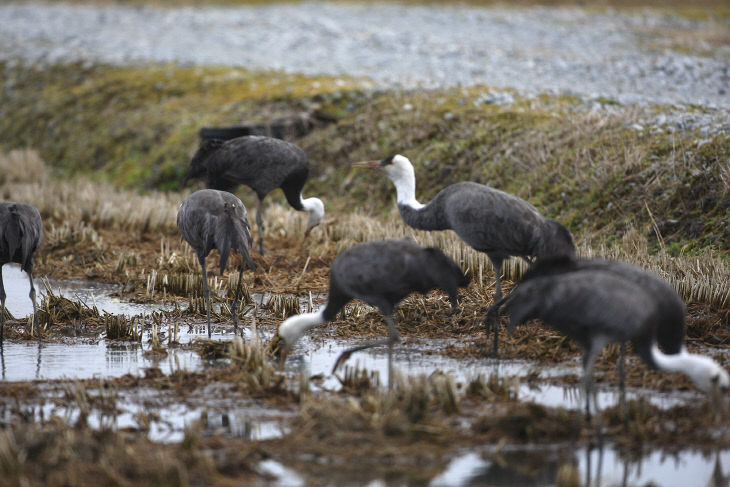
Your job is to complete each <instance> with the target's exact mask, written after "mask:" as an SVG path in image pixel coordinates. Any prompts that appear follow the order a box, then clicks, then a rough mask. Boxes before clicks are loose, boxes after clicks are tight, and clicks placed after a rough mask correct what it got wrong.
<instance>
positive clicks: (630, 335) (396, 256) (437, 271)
mask: <svg viewBox="0 0 730 487" xmlns="http://www.w3.org/2000/svg"><path fill="white" fill-rule="evenodd" d="M353 166H355V167H363V168H369V169H377V170H379V171H381V172H383V173H384V174H385V175H386V176H387V177H388V178H389V179H390V180H391V181H392V182H393V184H394V185H395V190H396V197H397V206H398V210H399V212H400V214H401V216H402V218H403V220H404V222H405V223H406V224H407V225H409V226H411V227H413V228H416V229H421V230H430V231H440V230H447V229H450V230H453V231H454V232H455V233H456V234H457V235H458V236H459V237H460V238H461V239H462V240H463V241H464V242H465V243H466V244H467V245H469V246H471V247H472V248H473V249H475V250H476V251H479V252H483V253H485V254H486V255H487V257H488V258H489V260H490V262H491V263H492V265H493V268H494V271H495V278H496V281H495V293H494V297H493V304H492V306H491V307H490V308H489V311H488V312H487V314H486V317H485V325H487V329H488V330H490V329H491V331H492V333H493V334H494V355H495V356H496V354H497V348H498V344H497V326H498V317H499V315H500V314H506V315H509V329H510V330H511V329H513V328H514V327H515V326H516V325H518V324H520V323H524V322H525V321H528V320H530V319H532V318H539V319H541V320H542V321H543V322H545V323H547V324H548V325H550V326H552V327H553V328H555V329H556V330H558V331H560V332H562V333H564V334H565V335H567V336H569V337H570V338H571V339H573V340H574V341H575V342H576V343H577V344H578V345H579V347H580V348H581V350H582V352H583V390H584V393H585V400H586V412H589V411H590V396H591V393H592V391H593V367H594V363H595V360H596V357H597V356H598V353H599V352H600V351H601V350H602V349H603V348H604V346H606V345H607V344H609V343H621V344H623V343H624V342H627V341H628V342H631V344H632V345H633V348H634V350H635V351H636V353H637V354H638V355H639V356H640V357H641V359H642V360H643V361H644V362H645V363H646V364H647V365H648V366H649V367H651V368H654V369H658V370H664V371H674V372H683V373H684V374H686V375H687V376H688V377H689V378H690V379H691V380H692V381H693V382H694V383H695V385H696V386H697V387H698V388H699V389H700V390H702V391H704V392H706V393H708V394H711V395H712V394H715V395H717V394H718V393H723V392H724V393H726V392H727V391H728V388H730V377H729V376H728V373H727V371H726V370H725V369H723V368H722V367H721V366H720V365H719V364H718V363H717V362H715V361H714V360H712V359H711V358H709V357H707V356H703V355H696V354H691V353H689V352H687V350H686V347H685V342H684V340H685V333H686V332H685V315H686V307H685V305H684V302H683V301H682V300H681V298H680V297H679V296H678V295H677V293H676V292H675V291H674V289H672V287H671V286H669V284H668V283H666V282H665V281H663V280H662V279H660V278H659V277H657V276H655V275H653V274H651V273H649V272H647V271H645V270H643V269H640V268H637V267H634V266H632V265H629V264H627V263H623V262H618V261H610V260H600V259H582V258H579V257H577V256H576V247H575V244H574V242H573V238H572V236H571V234H570V232H569V231H568V229H567V228H566V227H565V226H563V225H561V224H560V223H558V222H557V221H555V220H551V219H548V218H545V217H544V216H543V215H541V214H540V212H539V211H538V210H537V209H536V208H535V207H534V206H532V205H531V204H530V203H528V202H527V201H525V200H523V199H521V198H518V197H517V196H514V195H511V194H509V193H506V192H503V191H500V190H498V189H495V188H492V187H489V186H486V185H482V184H477V183H474V182H459V183H455V184H451V185H449V186H447V187H445V188H443V189H442V190H441V191H440V192H439V193H438V194H437V195H436V196H435V197H434V198H433V199H432V201H431V202H429V203H427V204H422V203H420V202H419V201H418V200H417V199H416V189H415V188H416V179H415V171H414V168H413V165H412V164H411V162H410V161H409V160H408V158H406V157H405V156H403V155H400V154H397V155H393V156H389V157H386V158H384V159H382V160H380V161H368V162H360V163H354V164H353ZM309 171H310V168H309V164H308V162H307V157H306V154H305V153H304V151H303V150H302V149H300V148H299V147H297V146H296V145H294V144H291V143H289V142H285V141H283V140H279V139H274V138H270V137H264V136H243V137H238V138H234V139H231V140H227V141H223V140H216V139H211V140H205V141H203V142H202V144H201V145H200V147H199V149H198V150H197V152H196V153H195V155H194V156H193V157H192V160H191V162H190V165H189V167H188V169H187V171H186V173H185V176H184V180H183V185H184V184H185V183H186V182H187V181H188V180H189V179H191V178H201V179H204V181H205V183H206V185H207V186H208V189H201V190H198V191H196V192H193V193H192V194H191V195H190V196H189V197H188V198H187V199H185V200H184V201H183V202H182V204H181V205H180V209H179V212H178V215H177V224H178V227H179V228H180V232H181V235H182V237H183V238H184V239H185V240H186V241H187V242H188V244H189V245H190V246H191V247H192V248H193V250H194V251H195V253H196V255H197V257H198V261H199V263H200V266H201V270H202V281H203V289H204V297H205V303H206V314H207V331H208V337H209V338H210V337H211V317H210V314H211V307H210V306H211V305H210V289H209V287H208V282H207V272H206V257H207V256H208V255H209V254H210V252H211V251H212V250H213V249H216V250H217V251H218V254H219V269H220V272H221V274H222V273H223V272H224V270H225V268H226V264H227V262H228V259H229V256H230V253H231V251H236V252H238V253H239V254H240V255H241V257H242V262H241V264H240V267H239V276H238V283H237V286H236V291H235V293H234V299H233V305H232V308H231V311H232V321H233V324H234V332H236V331H237V328H238V310H237V302H238V296H239V294H240V288H241V282H242V276H243V271H244V268H245V267H246V266H247V267H249V268H250V269H251V270H252V271H256V265H255V264H254V262H253V260H252V258H251V256H250V255H249V252H250V249H251V245H252V243H253V239H252V237H251V231H250V226H249V222H248V214H247V210H246V208H245V206H244V204H243V203H242V202H241V200H240V199H239V198H238V197H236V196H235V195H234V194H232V193H231V192H230V191H233V190H235V188H236V187H237V186H238V185H246V186H248V187H250V188H251V189H253V190H254V192H255V193H256V196H257V197H258V208H257V211H256V223H257V226H258V234H259V253H260V255H261V256H263V254H264V247H263V216H262V215H263V211H262V204H263V200H264V198H265V197H266V195H267V194H269V193H270V192H271V191H273V190H274V189H276V188H281V189H282V190H283V192H284V196H285V197H286V199H287V201H288V202H289V204H290V205H291V206H292V207H293V208H294V209H295V210H299V211H306V212H307V213H308V220H307V224H306V230H305V237H306V236H307V235H308V234H309V233H310V231H311V230H312V229H313V228H314V227H315V226H317V225H318V224H320V223H321V222H322V219H323V217H324V204H323V203H322V201H321V200H320V199H318V198H306V199H305V198H304V197H303V196H302V189H303V187H304V185H305V183H306V181H307V178H308V176H309ZM0 233H1V235H0V302H1V304H2V313H0V343H1V342H2V339H3V331H4V317H5V299H6V295H5V289H4V286H3V283H2V265H3V264H5V263H8V262H15V263H19V264H20V265H21V267H22V269H23V270H24V271H25V272H26V273H27V274H28V277H29V279H30V298H31V300H32V301H33V316H34V323H35V327H36V330H37V333H38V339H39V341H40V340H41V331H40V329H39V328H38V317H37V310H36V303H35V288H34V286H33V277H32V272H33V258H34V254H35V252H36V250H37V249H38V247H39V244H40V241H41V238H42V224H41V216H40V214H39V212H38V210H37V209H36V208H34V207H33V206H31V205H28V204H25V203H15V202H4V203H0ZM512 256H516V257H521V258H524V259H525V260H527V261H528V263H530V268H529V270H528V271H527V272H526V273H525V275H524V276H523V277H522V279H521V280H520V281H519V282H518V283H517V285H516V286H515V287H514V289H513V290H512V291H511V292H510V293H509V294H508V295H507V296H504V295H503V292H502V266H503V262H504V260H505V259H508V258H509V257H512ZM468 283H469V280H468V278H467V277H466V276H465V273H464V271H463V270H462V269H461V268H460V266H459V265H458V264H457V263H456V262H454V261H453V260H452V259H451V258H449V257H448V256H447V255H446V254H444V252H443V251H441V250H439V249H437V248H424V247H421V246H420V245H418V244H417V243H415V242H413V241H411V240H408V239H399V240H381V241H373V242H366V243H360V244H357V245H353V246H351V247H350V248H347V249H345V250H344V251H342V252H341V253H340V254H339V255H338V256H337V257H336V258H335V260H334V261H333V262H332V265H331V268H330V285H329V294H328V299H327V302H326V304H325V305H324V306H323V307H322V308H320V309H319V310H317V311H314V312H310V313H305V314H301V315H295V316H292V317H290V318H288V319H286V320H285V321H284V322H283V323H281V325H280V326H279V328H278V335H279V338H280V340H281V345H282V348H281V350H282V353H281V365H282V367H283V365H284V363H285V360H286V357H287V355H288V354H289V353H290V351H291V349H292V347H294V345H295V344H296V342H297V341H298V339H299V338H300V337H301V336H302V335H303V334H304V333H306V332H307V331H308V330H310V329H311V328H313V327H316V326H318V325H320V324H323V323H325V322H328V321H331V320H333V319H334V318H335V316H336V315H337V313H338V312H339V311H340V310H342V309H343V308H344V306H345V305H346V304H347V303H348V302H349V301H351V300H352V299H360V300H362V301H364V302H365V303H367V304H369V305H371V306H374V307H376V308H377V309H378V310H380V312H381V313H382V314H383V316H384V319H385V322H386V323H387V325H388V337H387V338H385V339H381V340H376V341H373V342H370V343H366V344H363V345H360V346H355V347H352V348H349V349H347V350H345V351H344V352H343V353H342V354H341V355H340V357H339V358H338V359H337V361H336V362H335V364H334V367H333V373H334V371H335V370H336V369H337V368H338V366H339V365H340V364H341V363H342V362H343V361H344V360H346V359H347V357H349V356H350V354H352V353H353V352H355V351H359V350H364V349H368V348H372V347H376V346H381V345H384V346H388V350H389V362H388V363H389V372H390V371H392V361H391V360H390V357H391V352H392V347H393V345H394V344H395V343H397V342H398V341H399V339H400V338H399V334H398V331H397V328H396V326H395V323H394V321H393V317H392V314H393V312H394V310H395V308H396V306H397V305H398V303H399V302H400V301H401V300H402V299H404V298H405V297H406V296H408V295H409V294H411V293H414V292H420V293H425V292H427V291H429V290H431V289H435V288H439V289H442V290H444V291H445V292H446V293H447V294H448V296H449V299H450V302H451V305H452V309H456V308H457V305H458V303H457V296H458V288H460V287H465V286H467V285H468ZM390 382H391V381H390V380H389V383H390ZM623 382H624V379H623V377H622V378H621V384H622V386H623Z"/></svg>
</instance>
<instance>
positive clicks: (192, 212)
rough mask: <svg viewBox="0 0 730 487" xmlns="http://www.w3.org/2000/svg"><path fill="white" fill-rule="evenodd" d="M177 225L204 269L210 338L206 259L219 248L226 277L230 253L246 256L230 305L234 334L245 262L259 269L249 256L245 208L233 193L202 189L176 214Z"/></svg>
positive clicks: (204, 287)
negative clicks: (234, 251) (236, 252)
mask: <svg viewBox="0 0 730 487" xmlns="http://www.w3.org/2000/svg"><path fill="white" fill-rule="evenodd" d="M177 226H178V227H179V228H180V232H181V233H182V236H183V238H184V239H185V240H186V241H187V242H188V243H189V244H190V246H191V247H192V248H193V250H195V253H196V254H197V256H198V262H200V267H201V269H202V270H203V289H204V293H205V306H206V309H205V311H206V314H207V317H208V338H210V289H209V288H208V276H207V274H206V271H205V258H206V257H207V256H208V254H209V253H210V251H211V250H213V249H217V250H218V253H219V254H220V261H219V266H220V273H221V275H223V271H224V270H225V269H226V264H227V263H228V256H229V255H230V253H231V250H236V251H238V253H240V254H241V256H243V262H241V266H240V268H239V271H238V284H237V285H236V292H235V294H234V295H233V304H232V305H231V313H232V314H233V328H234V331H238V295H239V292H240V290H241V280H242V278H243V269H244V267H245V266H244V262H245V263H246V264H248V266H249V267H250V268H251V270H253V271H255V270H256V266H255V265H254V263H253V261H252V260H251V257H250V256H249V255H248V252H249V249H250V248H251V241H252V239H251V231H250V229H249V225H248V215H247V213H246V207H245V206H243V203H242V202H241V200H240V199H238V198H237V197H236V196H235V195H232V194H231V193H228V192H226V191H218V190H215V189H201V190H200V191H196V192H195V193H193V194H191V195H190V196H189V197H188V198H187V199H186V200H185V201H183V202H182V204H181V205H180V210H179V211H178V213H177Z"/></svg>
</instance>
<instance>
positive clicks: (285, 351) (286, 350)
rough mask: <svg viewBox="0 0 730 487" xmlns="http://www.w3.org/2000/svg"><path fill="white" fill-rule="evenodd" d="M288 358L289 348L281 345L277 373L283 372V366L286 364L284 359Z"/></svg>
mask: <svg viewBox="0 0 730 487" xmlns="http://www.w3.org/2000/svg"><path fill="white" fill-rule="evenodd" d="M288 356H289V346H288V345H282V347H281V352H280V355H279V371H282V370H284V365H285V364H286V358H287V357H288Z"/></svg>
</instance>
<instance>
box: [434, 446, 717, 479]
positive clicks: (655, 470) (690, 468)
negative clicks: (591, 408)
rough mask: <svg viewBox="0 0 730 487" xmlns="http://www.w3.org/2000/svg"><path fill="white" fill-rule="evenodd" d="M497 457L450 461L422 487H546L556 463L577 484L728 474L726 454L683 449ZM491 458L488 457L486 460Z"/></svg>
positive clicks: (528, 452) (525, 452) (564, 450)
mask: <svg viewBox="0 0 730 487" xmlns="http://www.w3.org/2000/svg"><path fill="white" fill-rule="evenodd" d="M506 450H507V451H503V452H501V453H499V454H498V455H489V454H485V455H484V457H483V456H481V455H479V454H477V453H475V452H473V451H470V452H468V453H465V454H464V455H462V456H459V457H457V458H454V459H453V460H452V461H451V462H450V463H449V465H448V466H447V468H446V469H445V470H444V471H443V472H442V473H441V474H439V475H437V476H436V477H434V478H433V479H432V480H431V481H430V483H429V484H428V485H430V486H433V487H436V486H444V487H446V486H453V487H461V486H472V485H493V486H500V485H503V486H521V485H531V486H552V485H555V483H556V479H557V475H558V470H559V468H560V467H561V465H565V464H568V465H570V464H572V465H574V466H575V467H576V468H577V469H578V472H579V476H580V480H581V485H583V486H586V487H588V486H601V485H603V486H613V485H622V486H623V485H661V486H663V487H671V486H677V487H680V486H681V487H685V486H688V485H707V486H716V485H727V483H725V484H718V483H717V480H718V479H719V480H721V481H722V480H723V479H724V481H725V482H727V478H728V477H727V475H728V471H730V450H721V451H718V452H716V453H713V454H710V455H704V454H702V453H699V452H695V451H683V452H681V453H679V454H677V455H666V454H662V453H651V454H649V455H647V456H645V457H643V458H641V459H638V460H625V459H622V458H620V457H619V455H618V454H617V452H616V451H615V450H614V449H613V448H611V447H610V446H608V447H604V448H603V449H592V450H588V449H585V448H580V449H577V450H574V449H573V448H572V447H571V446H569V445H561V446H557V447H553V448H551V449H546V448H542V449H541V448H535V449H519V448H514V449H506ZM490 456H492V457H493V459H492V460H489V457H490Z"/></svg>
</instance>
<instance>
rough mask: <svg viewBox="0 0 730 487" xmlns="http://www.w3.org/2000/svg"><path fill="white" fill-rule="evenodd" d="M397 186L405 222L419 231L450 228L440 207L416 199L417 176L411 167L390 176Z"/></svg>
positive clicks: (398, 198) (396, 191) (397, 197)
mask: <svg viewBox="0 0 730 487" xmlns="http://www.w3.org/2000/svg"><path fill="white" fill-rule="evenodd" d="M390 179H391V180H392V181H393V184H394V185H395V193H396V201H397V202H398V211H400V214H401V216H402V217H403V221H405V222H406V223H407V224H408V225H409V226H411V227H413V228H418V229H419V230H446V229H447V228H449V226H448V225H447V224H446V222H445V221H444V215H443V211H442V209H441V208H440V205H438V204H434V202H433V201H432V202H431V203H428V204H426V205H424V204H421V203H419V202H418V200H417V199H416V175H415V173H414V172H413V167H411V166H409V167H407V168H405V169H404V170H401V171H400V172H398V173H397V174H393V175H390Z"/></svg>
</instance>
